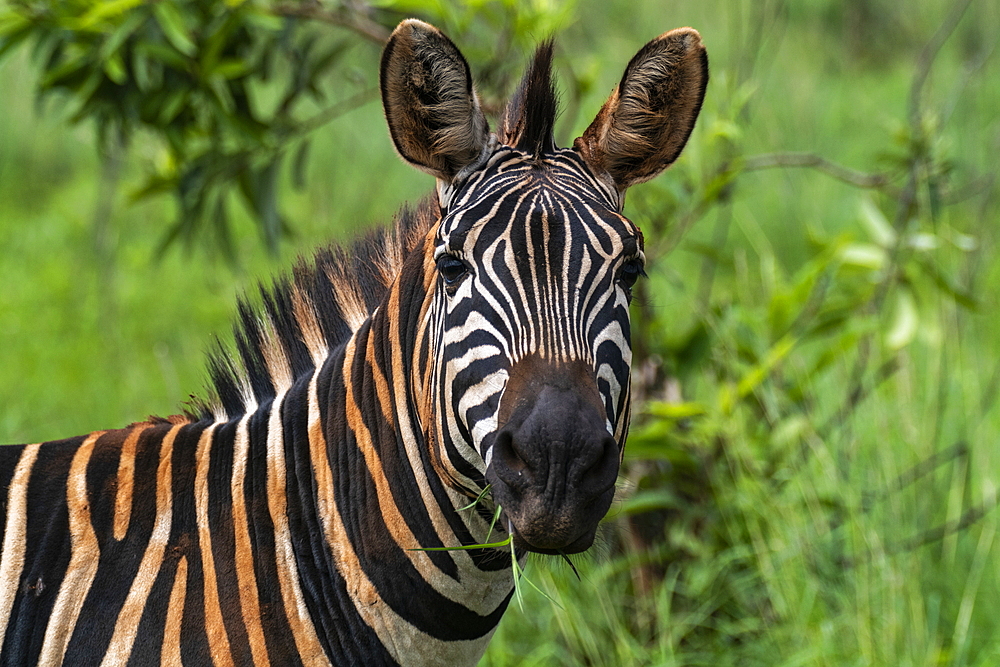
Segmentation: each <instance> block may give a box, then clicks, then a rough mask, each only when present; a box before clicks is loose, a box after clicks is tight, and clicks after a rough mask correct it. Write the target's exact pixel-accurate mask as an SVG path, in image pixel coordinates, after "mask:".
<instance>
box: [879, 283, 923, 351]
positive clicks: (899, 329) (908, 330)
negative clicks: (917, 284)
mask: <svg viewBox="0 0 1000 667" xmlns="http://www.w3.org/2000/svg"><path fill="white" fill-rule="evenodd" d="M919 322H920V316H919V313H918V312H917V304H916V302H915V301H914V300H913V294H912V293H911V292H910V290H908V289H906V288H905V287H900V288H899V291H898V292H896V311H895V314H894V315H893V319H892V326H891V327H890V328H889V331H888V332H886V334H885V344H886V346H887V347H888V348H889V349H890V350H893V351H895V350H900V349H902V348H904V347H906V346H907V345H909V344H910V343H911V342H913V339H914V337H915V336H916V335H917V328H918V325H919Z"/></svg>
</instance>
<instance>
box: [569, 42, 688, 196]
mask: <svg viewBox="0 0 1000 667" xmlns="http://www.w3.org/2000/svg"><path fill="white" fill-rule="evenodd" d="M707 84H708V56H707V54H706V53H705V47H704V46H702V43H701V35H699V34H698V32H697V31H696V30H694V29H692V28H678V29H676V30H671V31H670V32H667V33H664V34H662V35H660V36H659V37H657V38H656V39H654V40H653V41H651V42H649V43H648V44H646V46H644V47H642V48H641V49H640V50H639V52H638V53H637V54H635V57H634V58H632V60H631V62H629V64H628V67H626V68H625V74H623V75H622V80H621V82H620V83H619V84H618V87H617V88H615V89H614V91H612V93H611V96H610V97H609V98H608V101H607V102H605V103H604V106H603V107H601V111H600V113H598V114H597V118H595V119H594V122H593V123H591V124H590V127H588V128H587V130H586V131H585V132H584V133H583V136H582V137H580V138H579V139H577V140H576V142H575V143H574V148H576V150H577V151H579V152H580V154H581V156H582V157H583V159H584V160H585V161H586V162H587V163H588V164H589V165H590V166H591V167H592V168H593V169H595V170H596V171H598V172H601V171H603V172H607V173H608V174H610V176H611V178H612V179H614V182H615V184H616V185H617V186H618V189H619V190H622V191H623V190H625V189H626V188H628V187H629V186H631V185H635V184H636V183H642V182H643V181H648V180H649V179H651V178H653V177H654V176H656V175H657V174H659V173H660V172H661V171H663V170H664V169H666V168H667V167H669V166H670V164H671V163H673V161H674V160H676V159H677V156H678V155H680V152H681V149H683V148H684V144H686V143H687V140H688V137H689V136H690V135H691V130H692V129H694V122H695V120H696V119H697V118H698V112H699V111H700V110H701V103H702V100H703V99H704V98H705V86H706V85H707Z"/></svg>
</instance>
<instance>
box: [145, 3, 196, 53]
mask: <svg viewBox="0 0 1000 667" xmlns="http://www.w3.org/2000/svg"><path fill="white" fill-rule="evenodd" d="M153 13H154V14H155V15H156V22H157V23H159V24H160V28H161V29H162V30H163V34H164V36H165V37H166V38H167V41H168V42H170V44H171V45H173V47H174V48H175V49H177V50H178V51H180V52H181V53H183V54H184V55H186V56H188V57H193V56H194V55H195V53H196V52H197V50H198V49H197V47H196V46H195V43H194V41H193V40H192V39H191V35H190V34H189V32H188V29H187V27H186V26H185V25H184V16H183V14H181V12H180V10H178V9H177V7H176V6H175V5H174V4H173V3H172V2H169V0H160V1H159V2H155V3H153Z"/></svg>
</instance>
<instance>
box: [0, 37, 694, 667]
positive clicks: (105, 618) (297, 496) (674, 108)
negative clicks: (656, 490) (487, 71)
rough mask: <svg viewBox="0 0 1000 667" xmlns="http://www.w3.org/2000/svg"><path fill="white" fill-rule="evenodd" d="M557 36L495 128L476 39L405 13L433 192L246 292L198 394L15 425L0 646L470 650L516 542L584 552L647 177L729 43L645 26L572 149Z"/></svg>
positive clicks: (346, 661)
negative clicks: (231, 339) (84, 427)
mask: <svg viewBox="0 0 1000 667" xmlns="http://www.w3.org/2000/svg"><path fill="white" fill-rule="evenodd" d="M552 53H553V47H552V43H551V41H549V42H545V43H543V44H542V45H541V46H540V47H539V48H538V50H537V51H536V53H535V56H534V58H533V60H532V61H531V64H530V65H529V67H528V69H527V72H526V74H525V76H524V78H523V80H522V82H521V84H520V86H519V87H518V89H517V91H516V92H515V93H514V95H513V96H512V98H511V100H510V101H509V103H508V104H507V106H506V108H505V109H504V111H503V112H502V113H501V114H500V117H499V120H498V125H497V129H496V130H495V131H491V130H490V128H489V125H488V122H487V120H486V117H485V114H484V111H483V109H482V105H481V104H480V102H479V99H478V97H477V95H476V93H475V90H474V88H473V85H472V78H471V74H470V71H469V66H468V64H467V62H466V60H465V58H464V57H463V56H462V54H461V53H460V52H459V50H458V48H457V47H456V46H455V45H454V43H452V41H451V40H450V39H448V37H446V36H445V35H444V34H443V33H442V32H440V31H439V30H438V29H436V28H434V27H433V26H431V25H429V24H426V23H423V22H421V21H418V20H414V19H410V20H406V21H403V22H402V23H401V24H400V25H399V26H398V27H397V28H396V29H395V31H394V32H393V33H392V35H391V37H390V38H389V40H388V42H387V44H386V46H385V49H384V51H383V56H382V60H381V72H380V73H381V76H380V87H381V95H382V102H383V108H384V112H385V117H386V120H387V123H388V126H389V132H390V136H391V139H392V142H393V144H394V146H395V148H396V150H397V151H398V153H399V155H400V156H401V157H402V159H403V160H404V161H406V162H408V163H409V164H411V165H413V166H415V167H416V168H418V169H420V170H422V171H424V172H427V173H429V174H431V175H433V176H434V177H435V179H436V189H435V191H434V192H432V193H431V195H429V196H428V197H427V198H425V199H424V200H423V201H421V202H420V203H419V204H418V205H416V206H415V207H414V208H410V209H404V210H403V212H401V213H400V214H399V215H398V216H397V219H396V221H395V224H394V225H393V226H392V227H391V228H389V229H387V230H383V231H377V232H373V233H370V234H369V236H367V237H366V238H363V239H361V240H359V241H357V242H356V243H355V244H354V245H353V246H351V247H348V248H343V247H329V248H326V249H323V250H320V251H318V253H317V254H316V256H315V257H314V258H313V259H312V260H309V261H305V260H300V262H299V263H298V264H297V265H296V266H295V268H294V269H293V271H292V273H291V276H290V277H286V278H281V279H278V280H277V281H276V282H275V283H274V285H272V286H271V287H268V288H261V292H262V305H260V306H251V305H249V304H248V301H247V300H246V299H243V300H241V301H240V304H239V306H238V315H237V318H236V324H235V326H234V329H235V344H234V346H233V350H232V351H231V352H227V351H226V350H223V349H219V350H216V351H215V352H213V353H211V354H210V356H209V371H210V376H211V381H210V384H211V392H210V397H209V398H208V399H205V400H195V401H194V402H192V403H190V404H189V405H188V406H187V409H186V410H185V411H184V413H183V414H179V415H174V416H171V417H167V418H160V417H150V418H148V419H147V420H145V421H141V422H136V423H133V424H131V425H129V426H127V427H126V428H123V429H117V430H108V431H97V432H94V433H90V434H87V435H82V436H79V437H74V438H69V439H66V440H59V441H53V442H45V443H36V444H29V445H11V446H7V447H3V448H0V488H2V493H0V498H2V503H3V510H4V512H3V520H2V522H0V523H2V530H3V535H2V552H0V588H2V593H0V664H3V665H29V664H32V665H33V664H38V665H58V664H66V665H154V664H162V665H180V664H184V665H215V666H219V667H221V666H229V665H249V664H253V665H299V664H301V665H368V666H370V665H427V666H430V665H474V664H475V663H476V662H477V661H478V660H479V659H480V657H481V656H482V654H483V652H484V651H485V648H486V645H487V643H488V642H489V639H490V637H491V636H492V634H493V632H494V630H495V629H496V627H497V624H498V622H499V621H500V618H501V615H502V614H503V613H504V611H505V609H506V608H507V606H508V604H509V602H510V600H511V597H512V592H513V590H514V576H515V575H514V573H513V572H512V567H511V560H510V559H511V558H512V556H513V557H514V558H516V559H520V562H523V559H524V558H525V557H526V555H527V553H528V552H538V553H542V554H557V555H558V554H562V555H566V554H573V553H578V552H581V551H584V550H586V549H587V548H589V547H590V545H591V543H592V542H593V540H594V536H595V532H596V530H597V526H598V523H599V521H600V520H601V519H602V518H603V516H604V515H605V513H606V512H607V511H608V509H609V507H610V505H611V503H612V498H613V494H614V487H615V480H616V477H617V474H618V469H619V466H620V463H621V457H622V452H623V447H624V444H625V437H626V432H627V430H628V424H629V364H630V360H631V348H630V342H629V336H630V332H629V315H628V304H629V301H630V300H631V290H632V286H633V284H634V283H635V281H636V280H637V278H638V277H639V276H640V275H642V274H643V264H644V255H643V237H642V233H641V232H640V230H639V228H638V227H637V226H636V225H635V224H633V223H632V222H631V221H629V220H628V219H627V218H625V217H624V216H623V215H622V207H623V198H624V193H625V191H626V189H627V188H629V187H630V186H632V185H634V184H636V183H640V182H642V181H646V180H648V179H650V178H652V177H654V176H655V175H657V174H658V173H660V172H661V171H663V170H664V169H665V168H666V167H667V166H669V165H670V164H671V163H672V162H673V161H674V160H675V159H676V158H677V156H678V154H679V153H680V152H681V150H682V148H683V147H684V144H685V143H686V141H687V139H688V137H689V135H690V133H691V131H692V129H693V126H694V123H695V120H696V118H697V116H698V113H699V111H700V108H701V104H702V100H703V98H704V94H705V87H706V83H707V77H708V61H707V56H706V53H705V49H704V47H703V45H702V42H701V38H700V36H699V34H698V33H697V32H696V31H695V30H693V29H691V28H680V29H676V30H673V31H670V32H667V33H665V34H663V35H661V36H660V37H657V38H656V39H654V40H652V41H650V42H649V43H648V44H646V45H645V46H644V47H643V48H642V49H640V50H639V51H638V53H637V54H636V55H635V56H634V57H633V58H632V60H631V61H630V62H629V64H628V66H627V67H626V69H625V72H624V74H623V76H622V78H621V80H620V83H619V84H618V86H617V87H616V88H615V89H614V91H613V92H612V93H611V96H610V97H609V99H608V100H607V102H606V103H605V104H604V106H603V107H602V108H601V110H600V112H599V113H598V115H597V117H596V118H595V120H594V121H593V123H592V124H591V125H590V126H589V127H588V128H587V130H586V131H585V132H584V133H583V135H582V136H581V137H580V138H578V139H576V141H575V142H574V144H573V146H572V148H559V147H557V146H556V145H555V143H554V140H553V129H552V128H553V123H554V118H555V115H556V97H555V93H554V87H553V83H552V78H551V63H552ZM491 536H492V537H491ZM489 539H492V540H494V545H489V544H485V545H484V543H485V542H486V541H487V540H489ZM497 545H499V546H497ZM458 547H465V548H461V549H459V548H458ZM470 547H471V548H470ZM512 551H513V553H512Z"/></svg>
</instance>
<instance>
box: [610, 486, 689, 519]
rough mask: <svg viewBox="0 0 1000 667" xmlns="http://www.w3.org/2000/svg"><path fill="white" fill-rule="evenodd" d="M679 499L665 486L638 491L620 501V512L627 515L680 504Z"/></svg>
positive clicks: (671, 507)
mask: <svg viewBox="0 0 1000 667" xmlns="http://www.w3.org/2000/svg"><path fill="white" fill-rule="evenodd" d="M681 504H682V503H681V499H680V498H679V497H678V496H677V494H675V493H674V492H673V491H671V490H669V489H666V488H659V489H649V490H646V491H640V492H639V493H637V494H635V495H634V496H632V497H631V498H629V499H628V500H626V501H625V502H623V503H622V507H621V513H622V514H624V515H626V516H628V515H632V514H642V513H643V512H652V511H654V510H663V509H673V508H675V507H679V506H681Z"/></svg>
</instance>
